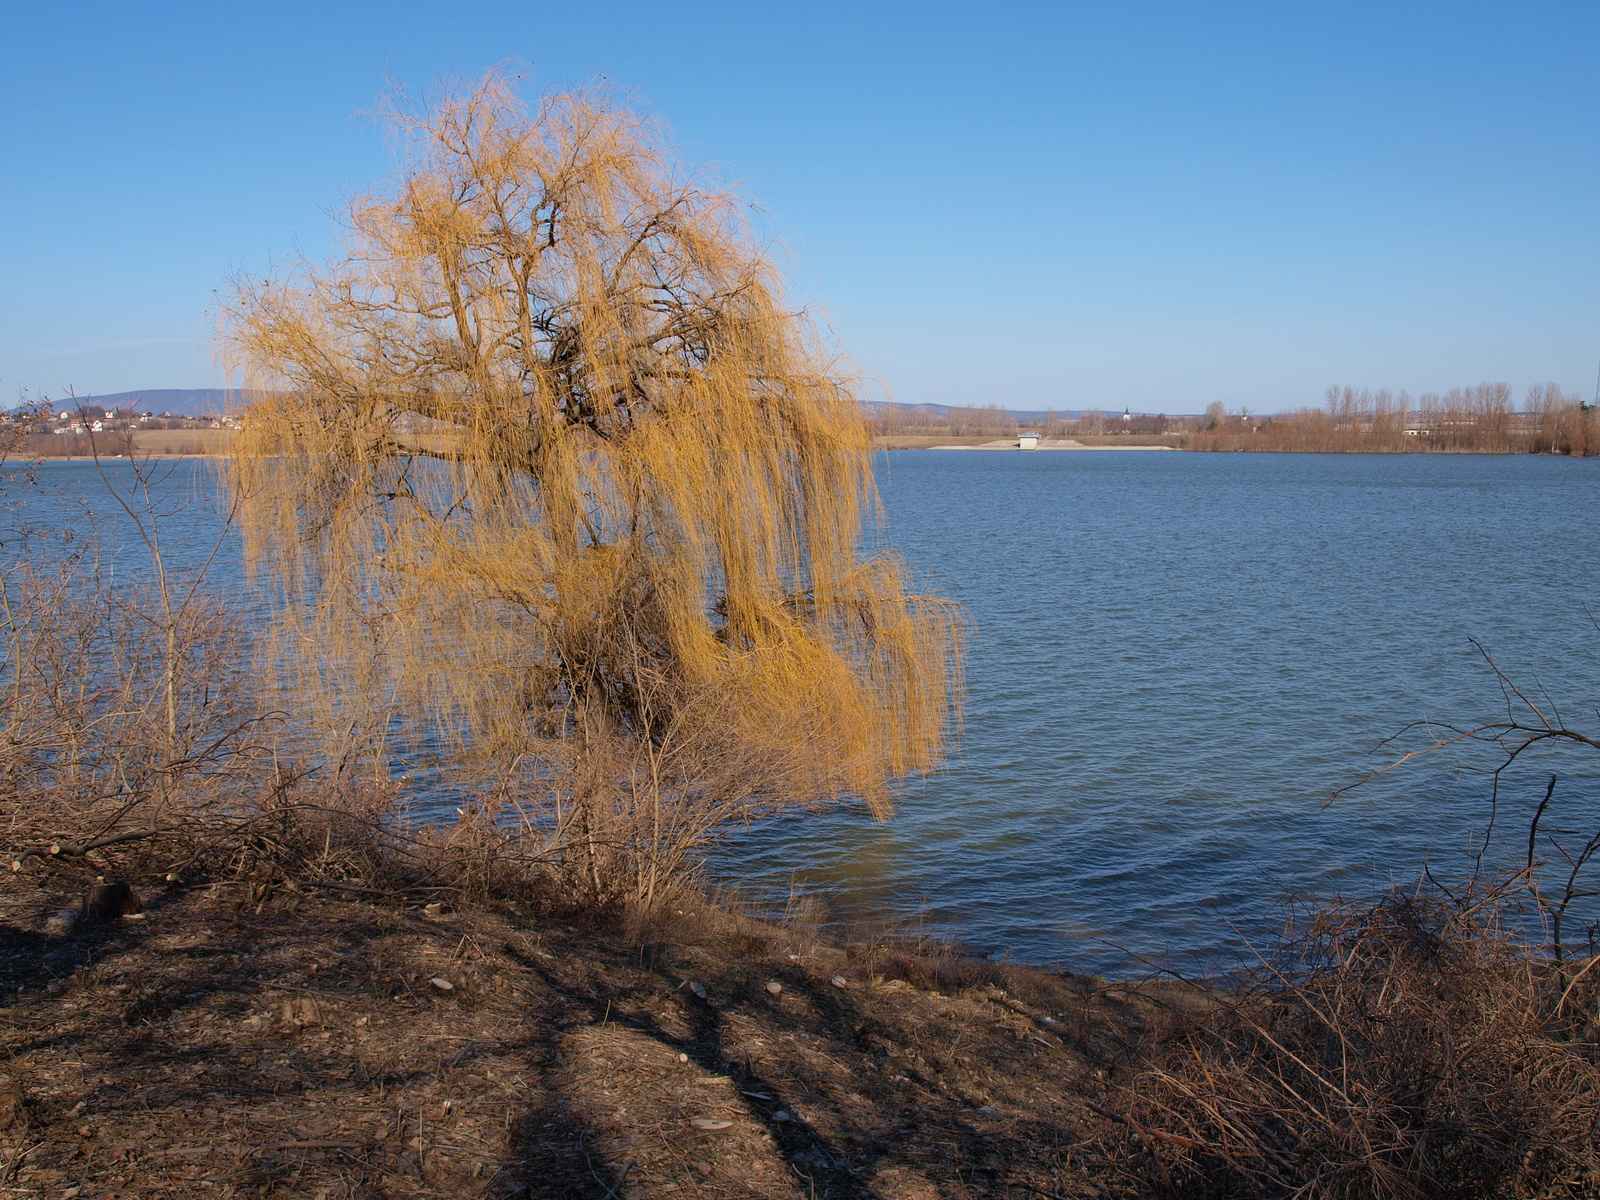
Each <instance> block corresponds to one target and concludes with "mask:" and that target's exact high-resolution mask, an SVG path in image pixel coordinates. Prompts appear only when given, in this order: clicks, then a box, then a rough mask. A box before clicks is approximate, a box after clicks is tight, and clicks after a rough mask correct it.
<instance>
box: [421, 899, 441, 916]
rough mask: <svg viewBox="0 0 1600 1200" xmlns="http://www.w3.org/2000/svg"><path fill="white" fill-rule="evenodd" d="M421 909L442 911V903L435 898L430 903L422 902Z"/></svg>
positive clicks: (435, 912) (433, 911) (429, 911)
mask: <svg viewBox="0 0 1600 1200" xmlns="http://www.w3.org/2000/svg"><path fill="white" fill-rule="evenodd" d="M422 911H423V912H425V913H434V914H438V913H442V912H443V911H444V905H443V904H441V903H440V902H439V901H437V900H435V901H434V902H433V903H432V904H424V905H423V906H422Z"/></svg>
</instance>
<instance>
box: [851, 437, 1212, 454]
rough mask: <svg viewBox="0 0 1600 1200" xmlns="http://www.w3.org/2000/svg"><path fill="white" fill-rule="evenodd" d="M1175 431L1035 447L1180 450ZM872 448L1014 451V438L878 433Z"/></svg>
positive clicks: (1043, 441)
mask: <svg viewBox="0 0 1600 1200" xmlns="http://www.w3.org/2000/svg"><path fill="white" fill-rule="evenodd" d="M1183 440H1184V439H1183V438H1182V436H1181V435H1178V434H1125V435H1109V436H1085V437H1078V438H1067V437H1059V438H1054V437H1047V438H1040V439H1039V442H1038V444H1037V445H1036V446H1033V447H1031V448H1032V449H1034V450H1182V449H1183V448H1184V446H1183ZM872 448H873V449H874V450H1016V449H1018V446H1017V439H1016V438H1015V437H1003V438H996V437H990V436H988V435H987V434H982V435H974V436H962V437H953V436H949V435H943V434H879V435H877V436H875V437H874V438H873V439H872Z"/></svg>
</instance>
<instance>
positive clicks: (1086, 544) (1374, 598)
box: [7, 451, 1600, 971]
mask: <svg viewBox="0 0 1600 1200" xmlns="http://www.w3.org/2000/svg"><path fill="white" fill-rule="evenodd" d="M878 462H879V483H880V486H881V488H882V492H883V496H884V502H885V509H886V514H887V525H886V530H885V534H884V537H885V540H886V541H887V542H888V543H889V544H891V545H893V546H894V547H896V548H897V549H899V550H900V551H902V552H903V553H904V554H905V555H906V556H907V557H908V558H909V559H910V561H911V562H912V564H913V565H914V568H915V569H916V571H917V574H918V576H919V578H920V580H921V581H922V583H923V584H924V585H925V586H926V587H927V588H929V589H932V590H938V591H942V592H944V593H945V594H948V595H951V596H953V597H955V598H956V599H958V600H959V601H961V603H963V604H964V605H966V606H967V609H968V610H969V612H970V613H971V615H972V617H973V620H974V622H975V636H974V640H973V642H972V644H971V646H970V648H969V655H968V660H967V682H968V697H967V708H966V718H965V726H964V730H963V733H962V737H961V744H960V746H959V747H958V749H957V752H956V754H955V755H954V757H953V758H952V759H951V761H950V763H949V765H948V767H947V768H946V770H944V771H943V772H942V773H941V774H939V775H938V776H936V777H934V778H932V779H929V780H926V781H924V782H921V783H919V784H916V785H914V786H912V787H909V788H908V789H907V790H906V792H905V794H904V795H903V796H902V798H901V802H900V807H899V810H898V813H897V815H896V816H895V817H894V818H893V819H892V820H891V821H890V822H889V823H887V824H885V825H877V824H874V823H873V822H871V821H870V820H868V819H866V818H865V817H864V816H862V815H860V814H858V813H851V812H844V813H836V814H832V815H828V816H823V817H815V816H795V817H786V818H780V819H774V820H768V821H764V822H762V823H760V824H759V825H757V826H754V827H752V828H750V829H746V830H740V831H737V832H736V833H735V834H734V836H733V837H732V839H731V840H730V842H729V843H728V845H727V846H726V847H725V848H724V849H722V850H721V851H719V852H718V853H717V854H715V855H714V856H713V857H712V860H711V863H710V866H711V868H712V870H713V872H714V873H715V874H717V875H718V876H720V877H722V878H724V879H728V880H737V881H738V883H739V884H740V886H741V888H742V889H743V890H745V891H746V893H747V894H752V895H756V896H758V897H768V898H770V897H781V896H784V895H787V894H788V893H789V891H790V889H791V887H794V888H798V889H799V890H801V891H809V892H812V893H815V894H817V895H819V896H821V897H823V898H825V900H826V901H827V903H828V905H829V907H830V908H831V909H832V910H833V911H834V912H835V913H836V914H837V915H838V916H840V917H841V918H857V917H869V918H874V919H881V918H884V917H885V916H890V915H894V914H903V915H906V916H912V915H915V916H917V917H919V918H920V919H921V920H922V921H924V922H925V923H926V924H928V925H931V926H932V927H934V928H938V929H941V930H943V931H945V932H948V933H951V934H954V935H956V936H959V937H961V938H963V939H965V940H966V941H968V942H970V943H972V944H975V945H978V946H982V947H986V948H992V949H995V950H999V951H1010V952H1013V953H1015V954H1016V955H1017V956H1018V957H1020V958H1024V959H1032V960H1049V961H1060V962H1063V963H1065V964H1067V965H1070V966H1074V967H1077V968H1079V969H1098V970H1102V971H1126V970H1128V969H1129V964H1130V962H1132V961H1133V960H1135V959H1137V958H1139V957H1145V958H1163V957H1170V958H1176V959H1178V960H1180V961H1190V960H1192V959H1193V957H1194V956H1196V955H1205V954H1208V953H1211V952H1215V951H1219V950H1221V951H1225V952H1232V951H1236V950H1237V949H1238V948H1239V946H1240V944H1241V939H1242V938H1244V937H1246V936H1248V935H1249V934H1251V933H1252V932H1254V931H1258V930H1262V929H1264V928H1268V927H1270V925H1271V924H1272V922H1273V921H1274V920H1275V915H1274V914H1275V913H1276V912H1277V911H1278V906H1279V904H1280V903H1281V900H1282V898H1283V897H1284V896H1285V895H1286V894H1288V893H1290V892H1301V893H1305V892H1318V891H1326V890H1332V889H1342V890H1344V891H1347V892H1361V891H1365V890H1367V889H1369V888H1370V887H1372V886H1373V885H1374V884H1378V885H1381V884H1382V883H1383V882H1384V881H1386V880H1388V879H1390V878H1393V877H1400V878H1404V877H1407V876H1409V875H1411V874H1413V873H1414V872H1415V870H1416V869H1417V868H1418V866H1419V865H1420V864H1421V863H1423V862H1424V861H1428V862H1431V863H1432V864H1434V865H1435V867H1437V868H1439V869H1442V870H1451V869H1455V868H1459V867H1461V866H1463V865H1464V864H1465V863H1466V861H1467V857H1468V854H1469V851H1470V835H1471V833H1472V832H1473V831H1474V830H1481V828H1482V826H1483V823H1484V818H1485V816H1486V813H1487V805H1486V800H1487V795H1488V783H1487V781H1486V780H1485V779H1484V778H1483V777H1482V776H1481V775H1478V774H1475V773H1473V772H1472V771H1471V770H1470V768H1471V767H1473V766H1482V765H1487V763H1488V761H1489V760H1488V759H1485V758H1476V759H1474V758H1470V757H1467V758H1463V757H1459V756H1458V757H1456V758H1447V757H1444V756H1439V757H1434V758H1430V759H1425V760H1423V761H1421V762H1420V763H1415V764H1412V765H1409V766H1407V767H1404V768H1401V769H1400V770H1398V771H1395V772H1393V773H1390V774H1388V775H1385V776H1383V777H1381V778H1379V779H1378V780H1375V781H1374V782H1372V783H1369V784H1367V785H1366V786H1364V787H1362V788H1360V789H1358V790H1356V791H1355V792H1353V793H1351V794H1349V795H1347V796H1345V797H1344V798H1342V799H1340V800H1338V801H1337V802H1336V803H1335V804H1333V805H1331V806H1325V804H1324V802H1325V800H1326V798H1327V796H1328V793H1329V792H1330V791H1331V790H1333V789H1334V788H1336V787H1340V786H1342V785H1345V784H1348V783H1350V782H1352V781H1353V780H1355V779H1357V778H1359V777H1360V776H1361V775H1363V774H1364V773H1365V772H1366V771H1368V770H1370V769H1371V768H1372V767H1374V766H1376V765H1379V764H1380V763H1381V762H1383V761H1385V760H1384V759H1383V758H1382V757H1381V756H1375V755H1374V754H1373V753H1371V748H1372V745H1373V742H1374V740H1375V739H1376V738H1378V737H1381V736H1384V735H1386V734H1390V733H1393V732H1395V731H1396V730H1398V729H1399V728H1400V727H1401V726H1403V725H1405V724H1407V723H1408V722H1411V721H1415V720H1417V719H1419V718H1422V717H1424V716H1427V717H1431V718H1434V719H1436V720H1444V721H1452V722H1456V723H1472V722H1477V721H1483V720H1492V719H1495V718H1497V717H1499V716H1503V715H1504V712H1505V709H1504V706H1503V704H1502V702H1501V699H1500V692H1499V689H1498V686H1497V684H1496V682H1495V679H1494V677H1493V675H1492V674H1491V673H1490V671H1489V670H1488V668H1487V667H1486V666H1485V665H1484V663H1483V661H1482V659H1481V658H1480V657H1479V656H1478V653H1477V651H1475V650H1474V649H1473V646H1472V644H1471V641H1470V639H1474V638H1475V639H1477V640H1478V641H1479V642H1480V643H1482V644H1483V645H1484V646H1485V647H1486V648H1487V649H1488V650H1490V651H1491V652H1492V653H1493V654H1494V656H1495V658H1496V661H1497V662H1499V664H1500V665H1501V666H1502V667H1503V668H1504V669H1505V670H1506V672H1507V673H1508V674H1510V675H1511V676H1512V677H1514V678H1515V679H1517V680H1519V681H1522V682H1525V683H1527V684H1529V685H1530V686H1532V685H1542V687H1543V688H1544V689H1546V691H1547V692H1548V693H1549V695H1550V697H1551V698H1552V699H1553V700H1554V701H1555V702H1556V703H1557V704H1558V705H1559V706H1560V708H1561V711H1562V712H1563V713H1564V714H1566V715H1567V716H1568V718H1569V719H1570V720H1571V721H1572V722H1573V723H1574V724H1575V725H1578V726H1580V727H1582V728H1585V729H1587V730H1589V731H1591V732H1593V731H1596V730H1597V727H1600V717H1597V716H1596V714H1595V704H1596V702H1597V701H1600V632H1597V631H1596V629H1595V626H1594V624H1593V623H1592V621H1591V619H1590V617H1589V615H1588V612H1587V610H1589V609H1592V610H1594V612H1595V613H1596V615H1600V596H1597V595H1596V581H1597V580H1600V543H1597V541H1596V539H1595V538H1594V536H1593V534H1592V532H1591V525H1592V517H1591V514H1592V512H1593V510H1594V507H1595V503H1596V499H1597V497H1600V474H1597V472H1600V461H1596V460H1572V459H1562V458H1535V457H1520V456H1519V457H1509V456H1493V457H1490V456H1444V455H1434V456H1424V455H1413V456H1359V455H1326V456H1324V455H1263V454H1232V455H1214V454H1213V455H1207V454H1182V453H1159V452H1147V453H1141V452H1127V451H1123V452H1109V451H1108V452H1035V453H1003V452H977V451H974V452H957V451H899V452H893V453H889V454H885V455H881V456H880V457H879V460H878ZM110 469H111V470H112V471H113V472H115V471H116V470H118V469H119V468H118V467H117V466H116V465H115V464H113V465H112V466H111V468H110ZM122 469H125V468H122ZM176 469H177V471H178V473H179V475H178V478H179V480H180V481H181V482H183V483H184V487H183V489H182V491H181V494H182V495H183V496H185V497H188V498H189V501H190V504H189V508H188V509H187V510H186V511H185V512H183V513H181V514H178V516H177V517H176V518H175V519H174V520H173V521H170V522H169V523H168V526H169V528H172V529H174V530H177V531H179V532H182V530H183V526H184V523H185V522H195V523H197V528H196V532H195V535H194V536H193V537H192V538H191V539H190V541H189V542H188V544H187V546H186V547H184V548H183V549H182V550H181V551H180V554H182V555H185V556H192V555H197V554H199V553H201V552H202V551H203V550H205V549H207V548H208V547H209V541H210V539H209V536H208V534H207V530H208V529H214V528H215V522H216V518H215V516H214V513H212V510H210V509H209V508H208V506H207V499H206V495H207V491H208V488H207V480H208V478H209V476H208V475H207V473H206V469H205V467H204V466H203V465H199V464H179V465H178V467H177V468H176ZM42 483H43V484H44V485H45V487H46V490H47V491H48V492H49V495H43V494H41V493H39V492H37V491H34V490H31V489H22V488H19V487H17V486H14V485H13V486H11V487H9V488H8V489H7V495H8V496H9V497H10V498H13V499H15V498H18V497H32V499H30V500H29V506H30V507H29V508H28V509H27V510H24V511H25V512H26V513H27V514H29V515H31V518H32V519H36V520H40V521H41V523H44V524H48V523H49V520H50V519H51V518H52V516H53V515H54V514H57V512H58V510H61V511H65V509H62V507H61V506H63V505H66V506H67V509H70V508H71V504H69V503H68V500H69V499H70V498H71V497H81V498H82V500H81V502H80V507H81V505H82V504H87V505H88V506H89V507H90V508H92V509H93V512H94V515H93V516H92V517H90V518H86V519H85V518H80V520H87V523H89V524H91V525H94V526H97V527H98V528H99V530H100V533H101V541H102V546H103V559H104V561H106V562H107V563H109V564H113V565H115V566H116V567H117V569H119V570H122V571H124V572H125V573H129V574H136V573H137V571H138V569H139V567H138V564H139V562H140V560H141V552H140V550H139V548H138V546H137V545H136V544H135V543H134V542H133V541H132V539H131V538H130V537H129V536H128V530H127V528H126V524H125V519H124V518H120V517H119V516H118V515H117V513H116V511H115V510H114V509H113V508H111V507H110V506H109V505H107V504H106V503H105V502H104V498H103V496H99V497H98V498H97V492H98V488H99V484H98V480H97V477H95V476H94V474H93V469H92V468H90V467H85V466H83V465H81V464H48V465H47V466H46V467H45V468H44V469H43V476H42ZM208 514H212V515H208ZM17 519H20V517H18V516H14V517H13V521H15V520H17ZM208 522H210V524H209V525H208ZM14 544H15V543H13V545H14ZM35 552H43V551H42V550H38V551H35ZM218 569H219V570H220V572H221V575H219V578H223V579H232V580H234V581H237V578H238V567H237V551H236V549H233V548H229V549H228V550H227V551H226V554H225V556H224V560H223V561H222V562H221V563H220V564H219V568H218ZM1413 744H1415V742H1413ZM1550 771H1555V772H1557V773H1558V774H1559V775H1560V783H1559V785H1558V789H1557V793H1556V806H1557V807H1556V813H1557V816H1558V819H1557V821H1556V822H1555V825H1556V826H1559V827H1565V828H1577V827H1579V826H1585V825H1593V824H1596V823H1600V753H1596V752H1593V751H1589V752H1587V754H1582V753H1576V754H1575V753H1565V754H1557V755H1549V756H1544V757H1542V758H1541V759H1539V760H1538V761H1533V762H1530V763H1529V764H1528V765H1527V767H1526V768H1525V769H1520V770H1518V771H1517V772H1516V773H1515V774H1513V775H1511V776H1509V777H1508V780H1507V785H1506V789H1505V793H1504V795H1505V801H1506V804H1505V815H1504V817H1503V820H1505V821H1506V827H1507V828H1514V827H1515V825H1516V824H1517V823H1518V822H1523V823H1525V818H1526V813H1527V812H1528V811H1529V809H1530V808H1531V806H1532V804H1533V803H1535V802H1536V801H1537V799H1538V796H1539V795H1540V794H1542V790H1543V783H1544V780H1545V779H1546V778H1547V776H1548V773H1549V772H1550Z"/></svg>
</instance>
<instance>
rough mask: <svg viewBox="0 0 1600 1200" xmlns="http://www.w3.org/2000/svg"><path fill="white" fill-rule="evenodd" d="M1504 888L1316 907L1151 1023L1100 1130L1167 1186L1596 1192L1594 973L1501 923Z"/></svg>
mask: <svg viewBox="0 0 1600 1200" xmlns="http://www.w3.org/2000/svg"><path fill="white" fill-rule="evenodd" d="M1517 894H1518V892H1517V890H1516V889H1515V888H1513V889H1512V890H1511V891H1509V892H1508V891H1506V890H1503V889H1499V890H1493V891H1492V892H1491V893H1490V894H1487V895H1477V896H1471V895H1463V896H1459V897H1452V896H1450V895H1449V894H1447V893H1445V892H1444V891H1442V890H1439V889H1435V888H1431V887H1430V888H1423V889H1419V890H1413V891H1404V892H1402V891H1395V892H1391V893H1390V894H1388V895H1386V896H1382V897H1380V898H1379V899H1377V900H1375V901H1373V902H1371V903H1366V904H1354V903H1347V902H1340V903H1334V904H1331V905H1329V906H1327V907H1325V908H1323V909H1321V910H1320V911H1317V912H1315V913H1313V914H1312V915H1311V917H1310V918H1309V920H1308V921H1307V922H1306V923H1305V924H1304V926H1303V927H1302V928H1301V929H1299V930H1298V931H1296V930H1291V931H1290V934H1291V936H1290V937H1288V938H1287V939H1286V940H1285V942H1284V944H1283V946H1282V948H1281V950H1280V951H1278V952H1277V953H1275V954H1274V955H1273V956H1272V959H1271V961H1270V962H1267V963H1265V964H1264V965H1263V968H1262V969H1261V970H1260V971H1259V972H1258V973H1256V975H1255V976H1254V977H1253V978H1251V979H1248V980H1245V981H1243V982H1242V983H1240V984H1239V985H1237V986H1236V987H1232V988H1223V989H1210V990H1209V992H1208V995H1207V999H1208V1003H1207V1004H1206V1005H1205V1006H1204V1007H1203V1008H1200V1009H1196V1008H1194V1007H1192V1006H1190V1007H1189V1008H1187V1009H1186V1010H1185V1011H1183V1012H1181V1013H1178V1012H1175V1013H1174V1019H1172V1020H1170V1021H1168V1022H1165V1023H1163V1024H1164V1027H1165V1029H1166V1032H1165V1035H1164V1036H1163V1037H1160V1038H1156V1039H1154V1040H1153V1041H1152V1042H1151V1043H1150V1044H1148V1045H1146V1046H1144V1047H1142V1048H1141V1051H1140V1054H1139V1056H1138V1059H1137V1065H1136V1068H1135V1073H1134V1074H1133V1076H1132V1077H1131V1078H1130V1079H1128V1080H1127V1081H1126V1082H1125V1083H1122V1084H1121V1085H1120V1086H1118V1087H1115V1088H1113V1089H1112V1090H1111V1091H1110V1093H1109V1094H1108V1097H1107V1100H1106V1105H1105V1106H1099V1107H1100V1111H1101V1112H1102V1114H1103V1115H1106V1116H1108V1117H1111V1118H1112V1119H1113V1120H1114V1121H1115V1122H1117V1124H1116V1125H1114V1126H1113V1127H1111V1129H1110V1131H1109V1132H1107V1133H1105V1134H1104V1135H1102V1139H1101V1140H1102V1143H1103V1144H1104V1145H1106V1146H1107V1147H1108V1148H1110V1149H1111V1150H1112V1151H1113V1154H1114V1155H1115V1156H1118V1157H1119V1160H1120V1161H1121V1163H1122V1164H1123V1166H1124V1168H1125V1169H1126V1170H1128V1171H1129V1172H1130V1173H1131V1174H1132V1175H1134V1176H1135V1177H1138V1178H1141V1179H1143V1180H1144V1181H1145V1183H1146V1184H1147V1185H1151V1186H1156V1187H1159V1188H1162V1189H1166V1190H1171V1191H1173V1192H1174V1193H1182V1194H1193V1195H1214V1196H1304V1197H1356V1196H1361V1197H1378V1198H1394V1200H1402V1198H1411V1197H1533V1196H1567V1195H1573V1196H1576V1195H1594V1194H1596V1187H1597V1186H1600V1157H1597V1155H1596V1153H1595V1148H1594V1137H1595V1131H1596V1128H1597V1124H1600V1059H1597V1053H1596V1051H1597V1047H1596V1046H1595V1044H1594V1038H1595V1032H1596V1031H1595V1028H1594V1004H1595V999H1596V991H1595V983H1596V981H1595V980H1594V979H1593V978H1592V974H1593V973H1592V972H1590V973H1588V974H1584V973H1583V971H1577V970H1572V969H1570V968H1562V967H1560V966H1558V965H1556V964H1553V963H1551V962H1550V961H1548V960H1547V959H1545V958H1544V957H1543V956H1542V955H1541V954H1540V953H1539V952H1538V948H1537V947H1530V946H1529V945H1528V944H1526V943H1525V942H1523V941H1521V940H1520V939H1518V938H1517V937H1516V936H1514V935H1513V934H1512V933H1510V932H1509V931H1508V930H1507V928H1506V927H1505V924H1504V922H1505V919H1506V917H1507V915H1508V913H1507V905H1508V904H1509V903H1510V902H1511V900H1512V898H1513V897H1514V896H1516V895H1517ZM1584 971H1586V968H1584Z"/></svg>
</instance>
